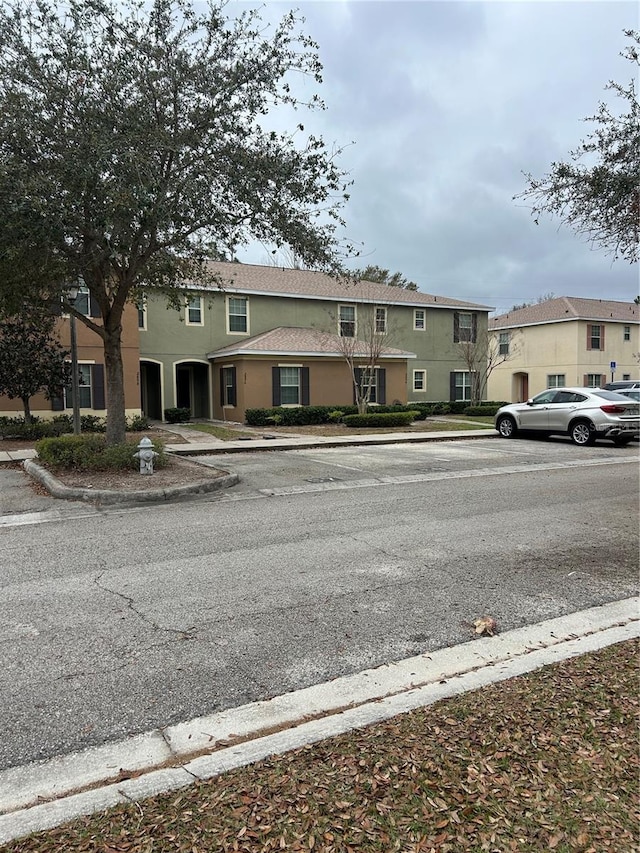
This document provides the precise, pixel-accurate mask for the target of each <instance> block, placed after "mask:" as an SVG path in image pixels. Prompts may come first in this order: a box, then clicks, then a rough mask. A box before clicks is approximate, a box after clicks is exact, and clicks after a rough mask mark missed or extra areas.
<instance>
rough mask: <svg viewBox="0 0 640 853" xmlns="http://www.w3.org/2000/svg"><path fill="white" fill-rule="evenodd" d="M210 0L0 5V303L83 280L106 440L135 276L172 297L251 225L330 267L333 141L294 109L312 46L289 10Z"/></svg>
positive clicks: (116, 419) (310, 73) (115, 421)
mask: <svg viewBox="0 0 640 853" xmlns="http://www.w3.org/2000/svg"><path fill="white" fill-rule="evenodd" d="M197 5H198V7H200V5H201V4H197ZM224 8H225V7H224V4H222V3H221V4H217V3H211V5H209V6H208V7H207V8H206V9H205V11H204V12H196V11H195V8H194V6H193V5H192V4H191V2H190V0H153V2H152V3H144V2H136V0H82V1H81V0H67V2H66V3H64V4H58V3H56V2H55V0H26V2H20V0H13V2H12V0H10V1H9V2H5V3H3V4H2V6H1V8H0V310H1V309H3V310H4V311H5V312H10V311H11V310H16V309H18V308H23V307H24V305H25V304H30V303H31V304H33V303H35V302H40V303H41V304H50V303H51V301H52V299H53V301H55V299H56V296H57V297H58V301H59V297H60V296H62V297H63V298H64V293H65V291H66V289H67V288H68V287H69V284H70V283H74V282H78V281H80V282H81V283H82V282H83V283H84V284H86V286H87V287H88V289H89V291H90V293H91V295H92V296H93V297H94V299H95V300H96V302H97V304H98V305H99V307H100V312H101V315H102V324H99V323H96V322H95V321H92V320H91V319H90V318H87V317H84V316H81V315H78V314H77V315H76V316H77V317H78V320H80V321H82V322H83V323H85V324H86V325H87V326H88V327H90V328H91V329H93V330H94V331H95V332H96V334H98V335H100V337H101V338H102V339H103V341H104V354H105V369H106V382H107V395H108V417H107V441H108V442H109V443H115V442H118V441H121V440H122V439H123V438H124V434H125V417H124V414H125V413H124V392H123V366H122V356H121V346H120V341H121V331H122V315H123V310H124V308H125V305H126V303H127V302H128V301H129V302H131V301H135V300H136V299H139V298H140V292H141V288H161V289H163V290H165V291H167V292H169V293H171V292H173V294H174V298H175V299H179V295H178V293H179V292H178V291H177V290H176V287H177V286H178V285H179V283H180V282H184V281H185V280H188V279H192V280H193V279H195V280H198V281H204V280H206V279H207V269H206V260H207V259H209V258H212V257H214V258H215V257H220V256H225V255H230V256H233V253H234V250H235V249H236V248H237V247H238V246H239V245H242V244H243V243H246V242H248V241H249V240H251V239H254V238H255V239H258V240H262V241H264V242H266V243H274V244H275V245H276V246H280V245H284V244H286V245H287V246H289V247H290V248H291V250H292V251H294V252H295V253H296V255H297V256H298V257H299V258H300V259H301V261H302V262H303V263H304V264H305V265H308V266H311V267H314V268H317V269H323V270H325V271H327V272H330V273H338V272H339V271H340V260H341V257H342V251H343V250H346V251H348V249H346V247H345V246H344V245H343V244H342V241H341V239H340V227H341V226H342V225H343V224H344V223H343V222H342V219H341V217H340V208H341V206H342V205H343V204H344V202H345V201H346V199H347V198H348V196H347V193H346V188H347V183H348V182H347V181H346V178H345V174H344V172H342V171H341V170H340V168H339V166H338V165H337V162H336V158H337V155H338V153H339V152H338V151H337V150H333V149H329V148H328V147H327V146H326V145H325V143H324V141H323V140H322V139H321V138H318V137H314V136H313V135H308V134H306V133H305V131H304V126H303V124H302V123H300V117H299V113H298V114H296V112H295V111H296V110H299V109H300V108H302V107H305V108H314V107H316V108H323V106H324V105H323V103H322V101H321V100H320V99H319V97H318V95H317V94H316V93H315V89H316V87H317V84H319V83H320V82H321V64H320V62H319V59H318V53H317V50H318V48H317V45H316V44H315V43H314V42H313V41H311V40H310V39H309V38H307V37H306V36H304V35H303V34H302V32H301V31H300V21H299V20H298V19H297V18H296V16H295V14H293V13H290V14H287V15H286V16H285V17H284V18H283V19H282V20H281V21H280V23H279V24H277V25H276V26H274V27H272V28H269V27H267V26H266V25H265V24H263V22H262V21H261V19H260V17H259V14H258V13H257V12H253V11H249V12H245V13H243V14H241V15H239V16H238V17H235V18H233V17H228V16H227V15H226V14H225V11H224ZM227 8H228V7H227ZM301 77H302V78H304V80H303V81H302V83H303V85H300V86H298V83H297V81H296V78H297V79H298V80H300V78H301ZM310 90H313V94H310V96H309V97H308V98H307V97H305V101H304V103H302V102H301V101H300V99H299V97H298V96H297V95H296V92H297V91H304V92H308V91H310ZM282 127H287V128H288V130H287V131H285V132H283V131H282V130H281V128H282ZM63 305H64V308H65V310H66V311H67V312H69V313H75V312H74V309H73V307H72V306H71V305H70V304H68V303H63Z"/></svg>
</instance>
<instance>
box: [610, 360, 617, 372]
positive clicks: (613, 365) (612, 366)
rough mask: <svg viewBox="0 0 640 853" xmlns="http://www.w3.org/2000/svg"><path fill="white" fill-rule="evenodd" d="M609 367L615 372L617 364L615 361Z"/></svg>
mask: <svg viewBox="0 0 640 853" xmlns="http://www.w3.org/2000/svg"><path fill="white" fill-rule="evenodd" d="M609 367H610V368H611V370H615V369H616V363H615V361H612V362H611V363H610V364H609Z"/></svg>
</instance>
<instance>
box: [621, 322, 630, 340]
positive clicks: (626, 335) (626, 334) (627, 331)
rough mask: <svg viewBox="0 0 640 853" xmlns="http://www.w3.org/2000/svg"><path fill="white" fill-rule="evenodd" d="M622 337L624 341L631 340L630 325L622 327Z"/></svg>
mask: <svg viewBox="0 0 640 853" xmlns="http://www.w3.org/2000/svg"><path fill="white" fill-rule="evenodd" d="M622 339H623V340H624V341H630V340H631V326H625V327H624V333H623V335H622Z"/></svg>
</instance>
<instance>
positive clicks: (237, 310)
mask: <svg viewBox="0 0 640 853" xmlns="http://www.w3.org/2000/svg"><path fill="white" fill-rule="evenodd" d="M248 333H249V300H248V299H247V298H246V296H228V297H227V334H229V335H246V334H248Z"/></svg>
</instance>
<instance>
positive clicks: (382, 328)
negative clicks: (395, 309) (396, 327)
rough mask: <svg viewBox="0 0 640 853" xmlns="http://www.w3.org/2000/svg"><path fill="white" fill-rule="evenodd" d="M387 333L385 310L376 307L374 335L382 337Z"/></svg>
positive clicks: (381, 307)
mask: <svg viewBox="0 0 640 853" xmlns="http://www.w3.org/2000/svg"><path fill="white" fill-rule="evenodd" d="M386 331H387V309H386V308H384V307H383V306H379V305H378V306H376V334H378V335H384V334H385V332H386Z"/></svg>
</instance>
